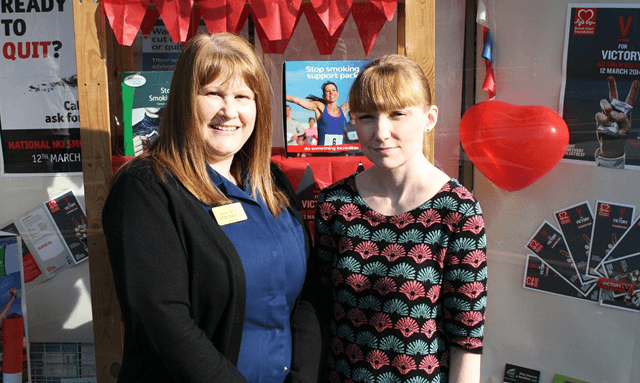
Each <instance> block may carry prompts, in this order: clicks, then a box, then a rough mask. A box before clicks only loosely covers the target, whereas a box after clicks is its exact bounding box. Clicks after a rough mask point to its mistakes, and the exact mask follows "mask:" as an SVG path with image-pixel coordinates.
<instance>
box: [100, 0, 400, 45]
mask: <svg viewBox="0 0 640 383" xmlns="http://www.w3.org/2000/svg"><path fill="white" fill-rule="evenodd" d="M247 1H248V4H249V6H247V5H246V4H247ZM370 1H371V2H370V3H356V4H354V3H353V0H335V1H334V0H310V3H311V4H305V6H304V7H302V0H197V3H198V7H197V9H194V0H153V2H154V3H155V7H154V8H151V9H147V8H148V5H149V0H102V4H103V7H104V8H103V9H104V13H105V15H106V16H107V19H108V20H109V24H110V25H111V28H112V29H113V32H114V34H115V37H116V40H117V41H118V44H120V45H127V46H130V45H131V44H132V43H133V41H134V39H135V37H136V35H137V33H138V29H140V30H141V31H142V33H143V35H144V36H145V37H146V36H148V35H149V34H150V33H151V31H152V30H153V26H154V25H155V23H156V21H157V20H158V17H161V18H162V21H163V23H164V25H165V27H166V28H167V31H168V32H169V35H170V36H171V40H172V41H173V42H185V41H187V40H188V39H189V38H190V37H192V36H193V35H194V33H195V32H196V30H197V26H198V24H199V21H200V17H202V19H204V22H205V24H206V26H207V29H208V30H209V32H210V33H217V32H226V31H228V32H233V33H239V32H240V31H241V30H242V26H243V25H244V23H245V22H246V20H247V17H248V15H249V13H251V15H252V18H253V20H254V22H255V26H256V34H257V35H258V38H259V39H260V42H261V44H262V46H263V50H264V51H265V53H284V50H285V49H286V46H287V44H288V43H289V40H290V39H291V35H292V34H293V31H294V29H295V27H296V25H297V23H298V21H299V20H300V16H301V13H302V12H301V10H302V9H304V12H305V14H306V15H307V20H309V25H310V26H311V30H312V33H313V36H314V38H315V40H316V44H317V46H318V49H319V51H320V53H321V54H331V53H332V52H333V50H334V48H335V46H336V43H337V41H338V39H339V37H340V34H341V33H342V29H343V28H344V25H345V23H346V20H347V18H348V16H349V12H351V13H352V15H353V19H354V21H355V22H356V26H357V27H358V33H359V34H360V38H361V39H362V45H363V47H364V50H365V52H366V54H367V55H368V54H369V52H370V51H371V48H372V47H373V43H374V42H375V39H376V38H377V36H378V34H379V33H380V30H381V29H382V27H383V26H384V23H385V22H386V20H391V19H392V18H393V15H394V13H395V9H396V7H397V0H370Z"/></svg>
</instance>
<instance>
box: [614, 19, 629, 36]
mask: <svg viewBox="0 0 640 383" xmlns="http://www.w3.org/2000/svg"><path fill="white" fill-rule="evenodd" d="M631 20H633V16H629V17H627V23H626V24H625V23H624V19H623V18H622V16H618V23H620V34H621V35H622V36H626V35H627V32H629V27H630V26H631Z"/></svg>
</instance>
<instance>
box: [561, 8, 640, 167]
mask: <svg viewBox="0 0 640 383" xmlns="http://www.w3.org/2000/svg"><path fill="white" fill-rule="evenodd" d="M563 69H564V83H563V88H562V94H561V97H560V102H561V105H560V110H561V111H562V113H563V117H564V119H565V121H566V123H567V126H568V127H569V133H570V139H569V147H568V148H567V151H566V154H565V156H564V158H565V159H567V160H572V161H575V162H579V163H583V164H591V165H595V164H598V165H601V166H608V167H620V168H622V167H624V168H631V169H640V121H639V120H640V112H638V111H636V112H635V113H631V112H632V110H631V109H630V108H632V107H634V106H638V105H640V102H638V101H637V98H636V96H637V91H638V88H639V87H640V83H639V82H638V81H636V80H638V79H639V78H640V5H637V4H620V5H618V4H616V5H612V4H608V5H605V4H569V5H568V12H567V30H566V36H565V48H564V68H563ZM614 98H616V99H617V101H613V99H614ZM603 100H605V102H604V103H603V102H602V101H603ZM607 103H610V104H611V106H612V107H613V109H614V110H616V111H618V112H621V114H618V115H617V116H612V115H611V113H610V112H609V111H607V110H603V106H606V104H607ZM625 104H628V105H625ZM598 113H600V115H599V116H597V114H598ZM597 119H598V121H599V122H596V120H597ZM603 121H604V122H603ZM597 155H598V156H599V157H600V158H602V157H608V158H609V160H606V161H596V156H597ZM614 165H619V166H614Z"/></svg>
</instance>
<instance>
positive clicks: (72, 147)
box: [0, 0, 82, 175]
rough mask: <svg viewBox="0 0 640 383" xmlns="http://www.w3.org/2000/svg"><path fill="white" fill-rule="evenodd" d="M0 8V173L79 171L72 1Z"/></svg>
mask: <svg viewBox="0 0 640 383" xmlns="http://www.w3.org/2000/svg"><path fill="white" fill-rule="evenodd" d="M0 11H1V12H2V15H1V17H2V29H1V32H0V33H3V34H4V36H3V42H2V58H1V60H2V64H1V65H2V66H1V68H2V70H1V71H0V79H1V81H2V88H1V90H0V141H2V145H1V148H2V174H3V175H55V174H56V173H73V174H80V173H81V172H82V162H81V160H82V159H81V154H80V147H81V142H80V129H79V128H80V122H79V108H80V105H79V103H78V81H77V74H76V73H77V72H76V55H75V42H74V31H73V9H72V4H71V2H69V1H65V0H59V1H31V2H23V1H19V2H18V1H16V2H13V1H9V2H6V3H5V2H3V5H2V7H1V10H0Z"/></svg>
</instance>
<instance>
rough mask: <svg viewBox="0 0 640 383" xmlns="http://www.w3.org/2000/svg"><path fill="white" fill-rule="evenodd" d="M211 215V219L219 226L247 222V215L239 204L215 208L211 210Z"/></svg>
mask: <svg viewBox="0 0 640 383" xmlns="http://www.w3.org/2000/svg"><path fill="white" fill-rule="evenodd" d="M211 213H213V217H214V218H215V219H216V222H218V225H220V226H225V225H229V224H232V223H236V222H242V221H246V220H247V213H245V212H244V208H243V207H242V204H241V203H240V202H236V203H232V204H229V205H222V206H216V207H214V208H212V209H211Z"/></svg>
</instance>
